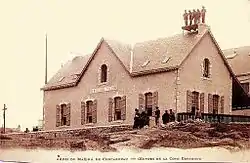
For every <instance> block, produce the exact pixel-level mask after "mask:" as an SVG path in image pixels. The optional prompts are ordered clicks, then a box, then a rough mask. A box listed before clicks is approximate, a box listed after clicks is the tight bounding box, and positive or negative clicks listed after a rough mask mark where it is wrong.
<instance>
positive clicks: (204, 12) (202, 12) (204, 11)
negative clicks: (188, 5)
mask: <svg viewBox="0 0 250 163" xmlns="http://www.w3.org/2000/svg"><path fill="white" fill-rule="evenodd" d="M206 12H207V10H206V9H205V7H204V6H202V9H201V22H202V23H205V16H206Z"/></svg>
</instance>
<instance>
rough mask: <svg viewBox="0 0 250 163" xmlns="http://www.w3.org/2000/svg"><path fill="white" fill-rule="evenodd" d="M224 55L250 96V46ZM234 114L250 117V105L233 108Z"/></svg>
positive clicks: (224, 51)
mask: <svg viewBox="0 0 250 163" xmlns="http://www.w3.org/2000/svg"><path fill="white" fill-rule="evenodd" d="M223 53H224V55H225V56H226V58H227V61H228V63H229V64H230V66H231V67H232V70H233V72H234V74H235V76H236V77H237V79H238V80H239V81H240V84H241V86H242V87H243V88H244V91H245V92H246V93H247V94H248V96H250V90H249V83H250V46H245V47H238V48H233V49H226V50H223ZM233 114H237V115H242V114H243V115H250V104H248V105H245V106H241V105H235V106H233Z"/></svg>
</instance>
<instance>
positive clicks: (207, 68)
mask: <svg viewBox="0 0 250 163" xmlns="http://www.w3.org/2000/svg"><path fill="white" fill-rule="evenodd" d="M203 66H204V67H203V76H204V77H206V78H209V75H210V61H209V59H207V58H205V59H204V63H203Z"/></svg>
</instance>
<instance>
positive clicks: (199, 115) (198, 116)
mask: <svg viewBox="0 0 250 163" xmlns="http://www.w3.org/2000/svg"><path fill="white" fill-rule="evenodd" d="M194 118H195V119H201V118H202V117H201V112H200V110H199V109H198V108H197V109H196V112H195V116H194Z"/></svg>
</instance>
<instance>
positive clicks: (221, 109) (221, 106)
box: [220, 96, 224, 114]
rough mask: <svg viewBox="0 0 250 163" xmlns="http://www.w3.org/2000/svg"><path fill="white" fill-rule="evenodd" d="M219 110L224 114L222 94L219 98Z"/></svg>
mask: <svg viewBox="0 0 250 163" xmlns="http://www.w3.org/2000/svg"><path fill="white" fill-rule="evenodd" d="M220 112H221V113H222V114H224V96H221V98H220Z"/></svg>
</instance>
